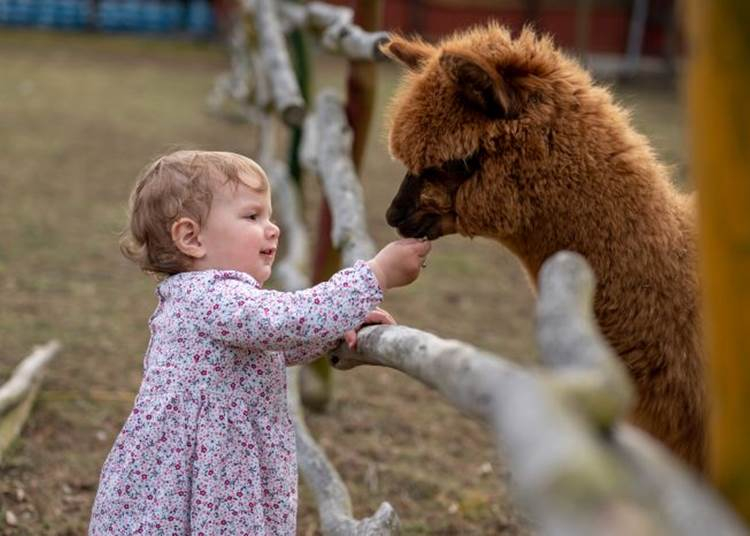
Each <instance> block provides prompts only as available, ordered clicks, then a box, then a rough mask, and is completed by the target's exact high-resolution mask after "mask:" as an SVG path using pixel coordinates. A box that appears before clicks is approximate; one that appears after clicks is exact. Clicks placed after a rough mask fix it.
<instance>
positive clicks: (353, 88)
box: [301, 0, 382, 410]
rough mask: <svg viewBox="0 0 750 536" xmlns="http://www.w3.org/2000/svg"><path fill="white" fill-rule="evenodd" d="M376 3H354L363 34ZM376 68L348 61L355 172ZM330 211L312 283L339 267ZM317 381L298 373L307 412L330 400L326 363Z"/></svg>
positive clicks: (318, 364) (375, 20) (374, 23)
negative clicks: (332, 241) (333, 242)
mask: <svg viewBox="0 0 750 536" xmlns="http://www.w3.org/2000/svg"><path fill="white" fill-rule="evenodd" d="M381 11H382V9H381V1H380V0H355V1H354V23H355V24H357V25H358V26H360V27H361V28H362V29H364V30H367V31H376V30H378V29H379V28H380V24H381V17H380V13H381ZM375 82H376V66H375V65H374V63H373V62H372V61H354V60H352V61H350V63H349V74H348V78H347V106H346V113H347V117H348V119H349V124H350V125H351V127H352V130H353V131H354V141H353V147H352V159H353V161H354V165H355V167H356V169H357V171H359V170H360V169H361V165H362V159H363V157H364V154H365V147H366V145H367V132H368V129H369V127H370V120H371V118H372V107H373V103H374V100H375ZM331 223H332V221H331V211H330V208H329V207H328V203H327V202H326V200H325V198H324V199H322V200H321V203H320V211H319V217H318V239H317V244H316V248H315V253H314V255H313V281H314V282H316V283H317V282H319V281H323V280H325V279H328V278H329V277H330V276H331V275H333V273H334V272H336V270H338V269H339V268H340V266H341V256H340V255H339V252H338V251H336V250H335V249H334V248H333V244H332V243H331ZM309 368H310V370H311V371H312V372H313V373H314V375H315V376H316V377H317V380H318V381H319V385H316V384H317V383H318V382H312V379H311V378H310V374H309V372H310V370H308V371H305V373H303V374H302V377H301V379H302V384H301V385H302V390H301V396H302V400H303V402H304V404H305V406H307V407H308V408H310V409H317V410H322V409H324V408H325V407H326V406H327V405H328V402H329V401H330V398H331V387H332V385H331V369H330V365H328V362H327V361H325V360H323V359H319V360H318V361H315V362H314V363H313V364H312V365H310V367H309Z"/></svg>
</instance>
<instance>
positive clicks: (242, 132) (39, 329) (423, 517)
mask: <svg viewBox="0 0 750 536" xmlns="http://www.w3.org/2000/svg"><path fill="white" fill-rule="evenodd" d="M225 63H226V62H225V58H224V54H223V51H222V50H221V49H220V48H219V47H217V46H214V45H205V44H191V43H186V42H173V41H157V40H146V39H139V38H113V37H106V36H92V35H64V34H54V33H51V34H45V33H38V32H21V31H6V30H4V31H3V33H2V34H0V72H2V75H1V76H0V124H2V125H3V127H2V129H0V147H2V151H0V185H2V190H0V228H1V229H2V234H0V296H2V298H1V299H0V302H1V303H2V306H1V307H0V340H1V341H2V343H3V344H2V346H1V347H0V376H2V375H5V374H7V373H8V372H9V371H10V370H11V369H12V367H13V366H14V365H15V363H17V361H18V360H19V359H20V358H21V357H23V356H24V355H26V354H27V353H28V351H29V349H30V348H31V347H32V346H33V345H34V344H37V343H40V342H44V341H46V340H48V339H50V338H59V339H61V340H62V342H63V345H64V349H63V352H62V353H61V354H60V356H59V357H58V358H57V360H56V361H55V362H54V363H53V364H52V367H51V370H50V371H49V374H48V377H47V380H46V382H45V384H44V389H43V391H42V393H41V397H40V400H39V402H38V404H37V406H36V408H35V410H34V413H33V415H32V418H31V420H30V422H29V423H28V425H27V427H26V428H25V430H24V432H23V435H22V438H21V439H20V440H19V441H18V442H17V443H16V444H15V446H14V448H13V449H12V450H11V452H10V453H8V455H7V456H6V457H5V459H4V460H3V461H2V475H0V510H1V511H0V523H2V521H1V519H4V514H3V511H5V510H11V511H13V512H14V513H15V514H16V515H17V517H18V527H16V528H12V527H7V526H4V527H2V528H1V529H0V530H1V531H2V532H3V533H7V534H34V535H41V534H56V535H57V534H59V535H62V534H82V533H84V532H85V528H86V525H87V521H88V514H89V509H90V505H91V501H92V499H93V495H94V493H95V489H96V484H97V479H98V474H99V470H100V467H101V463H102V461H103V459H104V457H105V456H106V454H107V452H108V450H109V448H110V446H111V444H112V441H113V439H114V437H115V435H116V434H117V432H118V431H119V428H120V426H121V425H122V422H123V420H124V419H125V417H126V415H127V413H128V411H129V410H130V406H131V403H132V399H133V396H134V394H135V392H136V390H137V388H138V385H139V382H140V375H141V358H142V354H143V350H144V348H145V345H146V337H147V329H146V319H147V318H148V316H149V314H150V313H151V310H152V307H153V305H154V299H153V281H151V280H149V279H148V278H147V277H145V276H143V275H141V274H139V273H138V271H137V270H136V269H135V268H134V267H132V266H130V265H129V264H128V263H127V262H126V261H125V260H123V259H122V258H121V257H120V255H119V253H118V250H117V233H118V231H119V229H120V228H121V226H122V225H123V222H124V211H125V205H126V200H127V195H128V191H129V189H130V186H131V184H132V181H133V178H134V177H135V175H136V173H137V171H138V170H139V168H140V167H141V166H142V165H143V164H144V163H145V162H146V161H147V160H148V159H150V158H151V157H152V156H154V155H155V154H158V153H160V152H162V151H164V150H167V149H169V148H171V147H174V146H175V145H176V144H179V145H189V146H198V147H202V148H217V149H218V148H221V149H223V150H232V151H238V152H243V151H246V150H247V149H248V147H249V146H250V143H249V141H250V138H251V136H252V132H251V129H249V127H247V126H244V125H240V124H236V123H229V122H226V121H224V120H221V119H219V118H215V117H212V116H210V115H208V114H206V113H205V108H204V102H205V97H206V95H207V93H208V91H209V89H210V87H211V85H212V83H213V79H214V77H215V75H216V74H217V73H218V72H219V71H220V70H222V69H224V67H225ZM318 70H319V75H318V82H319V83H326V85H328V81H332V80H333V81H336V84H337V85H338V86H339V87H340V86H341V81H342V80H343V71H342V70H341V64H340V63H338V62H336V61H333V60H331V59H323V60H321V61H320V62H319V65H318ZM396 77H397V72H396V71H395V70H394V69H392V68H391V67H390V66H386V67H383V68H382V69H381V85H380V91H379V99H380V100H381V101H383V100H384V99H385V98H386V97H387V96H388V95H389V94H390V93H391V91H392V89H393V86H394V84H395V80H396ZM643 102H645V103H647V104H645V105H644V106H646V108H645V110H646V112H645V114H643V115H640V116H638V117H640V118H642V119H643V120H644V123H645V124H648V125H651V124H658V125H659V126H660V128H662V129H663V130H661V131H659V132H661V134H660V133H659V132H657V142H658V141H659V137H660V136H661V137H662V138H664V139H666V140H667V141H668V142H670V145H669V146H665V147H666V148H664V147H663V148H662V150H663V151H664V152H665V154H667V155H669V156H670V158H671V157H672V156H675V160H679V159H680V158H681V156H682V153H681V152H679V147H680V145H679V143H678V142H675V141H674V140H676V139H679V138H678V137H677V136H676V135H675V132H677V133H679V123H675V120H674V116H675V114H676V111H677V109H676V105H675V104H673V100H670V96H669V94H668V93H667V94H665V93H663V92H662V91H654V92H653V95H652V96H650V97H649V98H648V99H646V100H645V101H643ZM382 104H383V102H380V103H379V106H380V107H382ZM665 114H666V115H667V116H668V119H665ZM381 115H382V114H381V113H380V112H378V113H377V115H376V117H377V118H378V124H376V125H375V127H374V134H373V136H372V137H371V141H370V147H369V150H368V156H367V159H366V162H365V170H364V173H363V177H364V183H365V191H366V198H367V200H368V207H367V208H368V220H369V224H370V228H371V230H372V233H373V235H374V236H375V238H376V240H377V241H378V242H379V243H381V244H382V243H384V242H386V241H387V240H389V239H391V238H392V237H393V233H392V231H391V230H390V229H388V228H387V227H386V226H385V223H384V221H383V213H384V210H385V207H386V206H387V203H388V201H389V200H390V197H391V196H392V195H393V192H394V191H395V188H396V185H397V183H398V182H399V180H400V177H401V175H402V170H401V169H400V168H399V166H398V165H397V164H394V163H392V162H390V161H389V159H388V158H387V156H386V151H385V148H384V144H383V142H382V140H383V136H382V127H381V125H380V124H379V119H380V116H381ZM653 115H656V116H657V117H654V116H653ZM674 125H677V126H676V127H674ZM667 128H671V129H677V130H667ZM314 190H315V188H311V189H310V191H309V192H308V194H307V201H308V205H309V206H311V207H313V206H316V198H315V193H314ZM385 306H386V307H387V308H389V309H390V310H391V311H392V312H393V313H394V314H395V315H396V317H397V319H398V320H399V321H401V322H402V323H404V324H408V325H411V326H415V327H418V328H421V329H425V330H428V331H431V332H435V333H437V334H439V335H441V336H443V337H447V338H460V339H463V340H466V341H469V342H472V343H474V344H476V345H478V346H481V347H483V348H487V349H490V350H492V351H496V352H499V353H501V354H504V355H508V356H510V357H513V358H517V359H530V358H531V357H533V355H534V348H533V344H532V342H531V341H532V310H533V308H532V297H531V293H530V291H529V289H528V286H527V284H526V281H525V276H524V275H523V274H522V273H521V271H520V270H519V268H518V266H517V264H516V263H515V261H514V260H513V259H512V258H510V257H509V255H508V254H507V253H505V252H504V251H502V250H500V249H499V248H497V247H495V246H494V245H493V244H491V243H489V242H486V241H482V240H476V241H474V242H473V243H472V242H469V241H467V240H465V239H461V238H457V237H450V238H445V239H441V240H440V241H439V242H438V243H437V244H436V246H435V248H434V253H433V255H432V256H431V259H430V265H429V268H428V269H427V270H426V272H425V274H424V276H423V277H422V278H421V279H420V281H419V282H418V283H416V284H415V285H413V286H412V287H409V288H407V289H403V290H399V291H397V292H394V293H392V294H391V295H389V296H388V298H387V300H386V303H385ZM309 421H310V425H311V428H312V429H313V431H314V433H315V434H316V435H317V437H319V438H320V441H321V444H322V445H323V446H324V447H325V448H326V450H327V451H328V452H329V454H330V456H331V458H332V459H333V461H334V462H335V464H336V465H337V466H338V467H339V468H340V469H341V472H342V474H343V476H344V479H345V480H346V482H347V484H348V485H349V486H350V489H351V492H352V496H353V503H354V505H355V510H356V513H357V514H358V515H369V514H370V513H372V512H373V511H374V509H375V508H376V507H377V506H378V504H379V503H380V502H381V501H383V500H389V501H391V502H392V503H393V504H394V506H395V507H396V509H397V510H398V512H399V514H400V515H401V517H402V520H403V523H404V533H405V534H501V533H504V534H516V533H519V532H523V529H521V528H519V526H518V521H517V515H516V514H514V513H513V511H512V509H511V508H510V507H509V505H508V502H507V496H506V491H505V487H504V484H503V482H505V481H506V480H507V475H506V474H505V470H504V469H503V467H502V464H501V463H500V462H499V461H497V460H496V459H495V457H494V454H493V452H494V449H493V448H492V446H491V444H490V442H489V438H488V436H487V434H485V432H484V431H483V430H482V429H481V428H480V427H479V426H478V425H477V424H475V423H474V422H471V421H469V420H467V419H465V418H464V417H462V416H460V415H459V414H457V412H456V411H454V410H453V409H452V408H450V407H449V406H448V405H447V404H445V403H443V402H442V401H441V400H440V399H439V398H438V397H437V396H435V395H434V394H433V393H431V392H429V391H428V390H427V389H426V388H424V387H422V386H421V385H419V384H417V383H415V382H413V381H410V380H408V379H406V378H403V377H402V376H401V375H399V374H397V373H395V372H392V371H388V370H380V369H360V370H355V371H352V372H348V373H336V392H335V397H334V403H333V405H332V408H331V411H330V412H329V413H328V414H326V415H316V416H311V417H310V419H309ZM486 462H489V463H490V464H491V466H492V471H491V472H489V473H487V472H486V467H487V466H486ZM18 490H22V496H21V494H19V492H18ZM316 527H317V524H316V516H315V513H314V510H313V507H312V505H311V503H310V501H309V494H308V493H307V492H306V491H305V490H304V489H303V490H302V501H301V505H300V521H299V532H300V534H315V533H316Z"/></svg>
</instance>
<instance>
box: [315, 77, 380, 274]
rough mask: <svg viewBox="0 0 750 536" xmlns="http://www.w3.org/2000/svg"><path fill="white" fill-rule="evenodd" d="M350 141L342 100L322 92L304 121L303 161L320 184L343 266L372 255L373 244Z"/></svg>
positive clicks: (373, 252) (330, 93)
mask: <svg viewBox="0 0 750 536" xmlns="http://www.w3.org/2000/svg"><path fill="white" fill-rule="evenodd" d="M352 139H353V134H352V130H351V127H350V126H349V122H348V121H347V119H346V113H345V112H344V107H343V104H342V102H341V100H340V99H339V98H338V97H337V96H336V94H335V93H333V92H331V91H322V92H321V93H320V94H319V95H318V98H317V100H316V101H315V113H314V114H311V115H310V117H308V119H307V121H306V122H305V129H304V139H303V147H302V151H301V153H302V162H303V164H304V165H305V167H306V168H307V169H308V171H310V172H311V173H314V174H316V175H318V176H319V177H320V180H321V182H322V184H323V191H324V193H325V196H326V199H327V200H328V206H329V207H331V212H332V216H333V225H332V227H333V228H332V230H331V241H332V242H333V245H334V247H336V248H337V249H338V250H339V251H340V252H341V257H342V263H343V264H344V265H345V266H351V265H352V264H354V262H355V261H357V260H359V259H369V258H371V257H372V256H373V255H374V254H375V243H374V242H373V241H372V238H370V235H369V234H368V233H367V223H366V221H365V214H366V211H365V205H364V201H363V194H362V184H361V183H360V181H359V178H358V177H357V171H356V168H355V166H354V162H353V161H352Z"/></svg>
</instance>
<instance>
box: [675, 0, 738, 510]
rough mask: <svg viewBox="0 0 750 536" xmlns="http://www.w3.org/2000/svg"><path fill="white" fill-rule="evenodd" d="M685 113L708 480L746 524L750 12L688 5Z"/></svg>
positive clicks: (715, 2) (725, 2) (729, 1)
mask: <svg viewBox="0 0 750 536" xmlns="http://www.w3.org/2000/svg"><path fill="white" fill-rule="evenodd" d="M688 20H689V25H690V30H691V38H692V40H691V43H690V52H691V54H692V58H691V65H690V69H689V75H688V82H689V112H690V120H691V125H690V126H691V128H690V132H691V135H692V155H693V161H692V168H693V170H694V173H695V178H696V186H697V188H698V191H699V197H698V203H699V208H700V218H699V220H700V232H701V247H702V275H703V277H704V280H703V284H704V288H705V292H704V295H705V303H706V309H705V310H706V313H705V314H706V328H707V329H706V335H707V350H708V372H709V396H710V400H711V413H712V415H711V426H710V439H709V443H710V449H711V450H710V452H711V454H710V472H711V478H712V479H713V481H714V483H715V484H716V486H717V487H718V488H719V489H720V491H721V492H722V493H723V494H724V495H725V496H726V497H727V498H728V500H729V501H730V502H731V503H732V504H733V505H734V507H735V508H736V509H737V511H738V512H739V513H740V515H742V516H743V517H744V519H745V520H746V521H748V520H750V457H749V456H748V455H747V453H748V445H750V419H748V417H747V408H748V407H750V337H749V336H748V334H750V164H749V163H748V160H747V154H748V151H749V150H750V101H748V95H750V34H748V33H747V28H748V27H749V26H750V4H749V3H747V2H746V1H743V0H712V1H711V2H705V1H703V0H692V1H691V2H690V3H689V12H688Z"/></svg>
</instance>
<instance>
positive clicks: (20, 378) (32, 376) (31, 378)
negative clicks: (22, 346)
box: [0, 341, 60, 415]
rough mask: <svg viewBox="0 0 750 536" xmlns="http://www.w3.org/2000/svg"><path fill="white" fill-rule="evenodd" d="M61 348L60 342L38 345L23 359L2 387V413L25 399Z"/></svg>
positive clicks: (0, 413) (0, 401) (0, 412)
mask: <svg viewBox="0 0 750 536" xmlns="http://www.w3.org/2000/svg"><path fill="white" fill-rule="evenodd" d="M59 350H60V343H59V342H57V341H50V342H48V343H47V344H45V345H44V346H37V347H36V348H35V349H34V351H33V352H32V353H31V355H29V356H28V357H26V358H25V359H24V360H23V361H21V363H20V364H19V365H18V366H17V367H16V368H15V370H14V371H13V374H12V375H11V377H10V379H9V380H8V381H7V382H5V383H4V384H3V385H2V387H0V415H3V414H4V413H6V412H7V411H8V410H10V409H11V408H12V407H14V406H15V405H16V404H17V403H18V402H19V401H21V400H22V399H23V397H24V395H25V394H26V393H27V392H28V390H29V389H30V388H31V387H32V385H33V383H34V382H35V381H37V380H38V379H39V378H40V377H41V375H42V373H43V371H44V367H45V365H46V364H47V363H48V362H49V361H50V360H51V359H52V358H53V357H55V354H56V353H57V352H58V351H59Z"/></svg>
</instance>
